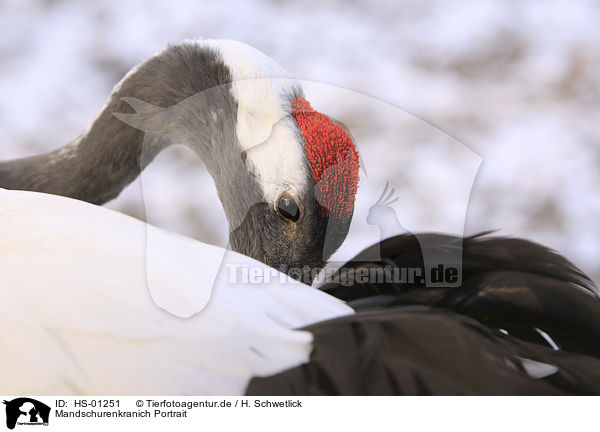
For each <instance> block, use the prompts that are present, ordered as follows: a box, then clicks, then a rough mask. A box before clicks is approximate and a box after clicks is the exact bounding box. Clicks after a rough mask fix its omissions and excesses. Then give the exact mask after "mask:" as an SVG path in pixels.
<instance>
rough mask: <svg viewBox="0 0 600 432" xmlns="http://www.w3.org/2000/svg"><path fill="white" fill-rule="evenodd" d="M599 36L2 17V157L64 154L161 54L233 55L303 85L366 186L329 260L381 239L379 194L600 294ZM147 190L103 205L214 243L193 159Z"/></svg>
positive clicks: (173, 7) (505, 21) (532, 11)
mask: <svg viewBox="0 0 600 432" xmlns="http://www.w3.org/2000/svg"><path fill="white" fill-rule="evenodd" d="M598 22H600V5H599V4H598V2H597V1H594V0H580V1H578V2H569V1H558V0H552V1H548V0H543V1H542V0H532V1H528V2H514V1H505V2H500V1H492V0H477V1H476V0H472V1H466V0H461V1H455V2H443V1H441V0H413V1H407V2H402V3H401V4H398V3H397V2H395V1H391V0H389V1H387V0H386V1H378V2H373V1H366V0H355V1H353V2H344V1H341V0H336V1H333V2H328V3H326V4H323V2H317V1H316V0H311V1H307V2H296V3H292V2H285V3H279V2H275V1H256V2H244V1H241V0H234V1H230V2H223V1H204V2H201V3H200V2H196V1H192V0H183V1H178V2H176V1H173V2H161V3H158V2H156V3H154V2H152V3H150V2H144V1H141V0H138V1H127V0H125V1H121V0H108V1H104V2H77V1H74V0H72V1H69V0H66V1H45V0H44V1H43V0H39V1H38V0H28V1H19V0H8V1H3V2H2V3H0V28H2V29H3V31H2V33H0V54H1V55H0V66H1V67H0V94H2V98H0V141H1V142H2V143H3V144H2V147H1V149H0V158H1V159H8V158H12V157H19V156H25V155H31V154H35V153H39V152H43V151H46V150H49V149H54V148H57V147H60V146H61V145H63V144H65V143H67V142H68V141H70V140H72V139H73V138H75V137H76V136H77V135H78V134H79V133H81V131H83V130H85V128H86V127H87V125H88V124H89V123H90V122H91V121H92V120H93V119H94V117H95V116H96V114H97V113H98V111H99V110H100V108H101V107H102V106H103V104H104V102H105V100H106V98H107V96H108V95H109V94H110V92H111V89H112V87H113V86H114V85H115V84H116V83H117V81H118V80H119V79H120V78H121V77H122V76H123V75H124V73H125V72H127V71H128V70H129V69H130V68H131V67H133V66H134V65H135V64H137V63H139V62H140V61H142V60H143V59H144V58H146V57H148V56H150V55H152V54H153V53H155V52H156V51H158V50H160V49H162V48H163V47H164V46H165V45H166V44H167V43H169V42H176V41H180V40H182V39H185V38H197V37H207V38H209V37H210V38H231V39H238V40H241V41H243V42H246V43H248V44H250V45H253V46H255V47H256V48H258V49H260V50H261V51H264V52H265V53H266V54H268V55H269V56H271V57H272V58H274V59H275V60H276V61H277V62H278V63H280V64H281V65H282V66H283V67H284V68H285V69H286V70H287V71H289V73H290V74H291V75H292V76H294V77H297V78H299V79H302V80H304V82H305V84H306V87H308V88H310V91H309V89H308V88H307V94H308V95H309V97H310V100H311V103H312V104H313V106H315V107H316V108H317V109H320V110H321V111H324V112H326V113H328V114H331V115H333V116H334V117H335V118H337V119H338V120H340V121H342V122H343V123H344V124H346V125H348V126H349V127H350V128H351V130H352V133H353V135H354V136H355V138H356V141H357V144H358V146H359V148H360V152H361V155H362V157H363V159H364V161H365V167H366V170H367V175H364V174H363V175H362V180H361V187H360V189H359V197H358V201H357V211H356V215H355V221H354V224H353V227H352V231H351V233H350V235H349V237H348V240H347V242H346V244H345V245H344V247H343V248H342V250H340V252H339V253H338V254H337V256H336V259H339V260H343V259H345V258H347V257H349V255H350V254H352V253H353V252H354V251H357V250H360V249H361V248H363V247H365V246H367V245H368V244H370V243H371V242H373V241H377V240H378V235H379V232H378V230H377V227H375V226H370V225H368V224H366V215H367V212H368V209H369V207H370V205H372V204H373V203H375V202H376V201H377V199H378V198H379V195H380V193H381V191H382V190H383V187H384V185H385V183H386V182H387V181H389V182H390V184H392V185H393V187H395V188H396V193H397V195H398V196H399V197H400V199H399V200H398V201H397V202H396V203H395V204H394V209H395V210H396V213H397V215H398V219H399V221H400V222H401V224H402V225H403V226H404V227H405V228H407V229H410V230H419V229H431V230H436V231H450V232H456V233H459V232H462V231H463V227H464V231H465V233H473V232H477V231H481V230H487V229H490V228H497V229H500V231H499V233H500V234H504V235H514V236H523V237H527V238H530V239H533V240H536V241H539V242H541V243H544V244H546V245H548V246H550V247H553V248H555V249H557V250H560V251H561V252H563V253H564V254H566V255H567V256H568V257H569V258H571V259H572V260H573V261H574V262H575V263H576V264H578V265H579V266H581V267H582V268H583V269H584V270H585V271H587V272H588V273H590V274H591V275H592V276H593V277H594V278H595V279H596V280H597V281H598V280H600V265H599V264H598V259H599V257H600V199H599V198H598V197H599V192H600V170H599V169H598V167H599V166H600V128H598V127H597V124H598V123H599V120H600V110H599V107H600V80H599V78H598V77H599V76H600V43H599V42H600V31H599V30H598ZM310 83H316V84H315V85H312V86H311V85H310ZM319 83H326V84H327V85H328V86H325V85H323V84H319ZM311 92H312V93H311ZM479 162H481V165H479ZM475 175H476V178H475V181H474V183H473V184H471V182H472V181H473V178H474V176H475ZM142 186H143V188H142ZM142 186H140V184H139V182H138V183H137V184H134V185H132V186H131V187H130V188H128V189H127V190H126V191H125V192H124V193H123V194H122V195H121V196H120V197H119V198H118V199H117V200H115V201H114V202H112V203H110V206H111V207H113V208H117V209H119V210H121V211H124V212H127V213H130V214H133V215H135V216H138V217H142V216H143V215H144V213H145V210H147V212H148V219H149V220H150V221H151V222H153V223H156V224H158V225H160V226H163V227H166V228H170V229H174V230H176V231H179V232H182V233H185V234H188V235H192V236H194V237H196V238H199V239H201V240H204V241H207V242H210V243H213V244H220V245H224V244H225V243H226V231H227V230H226V226H225V219H224V215H223V212H222V209H221V208H220V206H219V205H218V204H217V201H216V192H215V190H214V187H213V186H212V184H211V181H210V177H208V175H207V174H206V173H205V172H204V169H203V167H202V164H201V163H200V162H198V161H196V160H194V159H193V156H191V152H190V153H187V152H186V151H184V150H181V149H171V150H169V151H168V152H166V153H165V154H163V155H161V156H159V158H158V159H157V160H156V161H155V163H154V164H153V165H152V166H151V167H150V169H149V170H148V172H147V173H145V174H144V176H143V178H142ZM471 186H473V188H472V190H471ZM142 192H143V193H142ZM467 200H468V201H467ZM144 201H145V204H144ZM467 204H468V207H467ZM465 211H466V221H465V216H464V214H465Z"/></svg>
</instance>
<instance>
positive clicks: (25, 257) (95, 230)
mask: <svg viewBox="0 0 600 432" xmlns="http://www.w3.org/2000/svg"><path fill="white" fill-rule="evenodd" d="M146 243H147V245H146ZM146 251H148V254H147V256H146ZM221 262H223V265H220V264H221ZM146 263H147V265H146ZM233 263H235V264H243V265H245V266H252V267H255V268H261V269H262V268H265V266H264V264H262V263H259V262H257V261H255V260H252V259H251V258H248V257H246V256H243V255H240V254H237V253H234V252H232V251H227V252H226V253H224V251H223V250H221V249H219V248H217V247H214V246H209V245H205V244H202V243H200V242H197V241H194V240H191V239H189V238H186V237H182V236H179V235H176V234H173V233H169V232H166V231H163V230H160V229H158V228H155V227H152V226H150V225H147V224H145V223H143V222H141V221H139V220H136V219H134V218H131V217H128V216H125V215H123V214H120V213H117V212H114V211H111V210H109V209H106V208H102V207H97V206H94V205H91V204H87V203H84V202H81V201H77V200H72V199H69V198H64V197H59V196H54V195H46V194H40V193H34V192H23V191H8V190H3V189H0V275H1V279H0V294H1V301H0V321H1V323H0V327H1V329H2V330H1V335H0V350H1V352H2V361H1V362H0V370H1V373H0V393H3V394H38V395H39V394H151V393H152V394H240V393H243V391H244V389H245V387H246V385H247V383H248V381H249V380H250V379H251V378H252V377H253V376H265V375H271V374H274V373H277V372H280V371H282V370H285V369H287V368H290V367H294V366H297V365H299V364H302V363H304V362H306V361H307V360H308V358H309V355H310V352H311V350H312V345H311V342H312V336H311V334H310V333H308V332H303V331H298V330H294V329H296V328H300V327H302V326H306V325H309V324H311V323H314V322H318V321H322V320H326V319H330V318H334V317H337V316H341V315H346V314H351V313H352V310H351V309H350V308H349V307H348V306H346V305H345V304H344V303H343V302H341V301H339V300H337V299H335V298H333V297H330V296H328V295H326V294H324V293H321V292H319V291H318V290H315V289H313V288H311V287H309V286H306V285H303V284H301V283H299V282H296V281H294V280H292V279H289V278H288V277H286V276H282V277H281V278H280V277H276V278H272V279H271V282H270V283H262V284H246V283H239V282H238V283H233V282H231V281H229V280H228V279H229V276H230V275H229V273H230V270H229V267H228V266H227V264H233ZM238 280H239V279H238ZM213 282H214V288H213ZM211 291H212V292H211ZM157 305H158V306H160V307H158V306H157ZM186 317H187V318H186Z"/></svg>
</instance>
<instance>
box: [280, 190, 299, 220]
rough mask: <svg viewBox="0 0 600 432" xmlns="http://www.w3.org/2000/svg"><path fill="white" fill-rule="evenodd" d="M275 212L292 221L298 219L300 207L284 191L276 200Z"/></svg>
mask: <svg viewBox="0 0 600 432" xmlns="http://www.w3.org/2000/svg"><path fill="white" fill-rule="evenodd" d="M277 212H278V213H279V214H280V215H281V216H282V217H283V218H284V219H287V220H289V221H292V222H297V221H298V219H300V208H299V207H298V204H297V203H296V201H295V200H294V198H292V197H291V196H290V195H288V194H286V193H284V194H283V195H281V196H280V197H279V199H278V200H277Z"/></svg>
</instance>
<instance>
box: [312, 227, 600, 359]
mask: <svg viewBox="0 0 600 432" xmlns="http://www.w3.org/2000/svg"><path fill="white" fill-rule="evenodd" d="M461 247H462V254H461V249H460V248H461ZM423 251H425V253H427V254H429V255H428V256H435V257H436V261H437V262H443V263H445V265H446V266H457V267H458V268H461V269H462V284H461V285H460V286H458V287H444V286H441V287H426V286H425V283H424V282H423V281H419V280H417V281H414V282H412V283H410V282H404V283H377V282H376V281H368V282H366V283H358V282H356V283H354V284H353V285H352V286H343V285H342V284H340V283H327V284H325V285H324V286H323V287H322V289H323V290H324V291H326V292H328V293H330V294H332V295H334V296H336V297H338V298H340V299H343V300H345V301H348V302H349V303H350V305H351V306H353V307H354V308H356V309H362V308H368V307H375V306H390V305H417V304H420V305H429V306H435V307H437V308H443V309H449V310H452V311H455V312H457V313H461V314H464V315H468V316H470V317H473V318H476V319H477V320H479V321H480V322H481V323H483V324H486V325H488V326H491V327H493V328H503V329H506V330H509V331H511V332H514V334H515V335H518V336H519V337H521V338H523V339H525V340H528V341H533V342H539V343H544V344H546V345H547V343H546V342H545V341H544V340H543V339H542V338H541V336H540V334H539V332H538V331H537V330H536V328H537V329H540V330H543V331H544V332H546V333H547V334H549V335H550V337H551V338H552V339H553V340H555V342H556V343H557V344H558V345H559V346H560V347H561V348H563V349H565V350H568V351H573V352H580V353H585V354H591V355H596V356H598V355H600V296H599V295H598V290H597V288H596V287H595V285H594V283H593V282H592V281H591V280H590V279H589V278H588V277H587V276H586V275H585V274H584V273H583V272H581V271H580V270H579V269H578V268H577V267H575V265H573V264H572V263H571V262H570V261H568V260H567V259H566V258H564V257H562V256H561V255H559V254H557V253H555V252H554V251H552V250H550V249H548V248H545V247H544V246H541V245H539V244H536V243H533V242H530V241H527V240H522V239H515V238H505V237H487V236H486V235H485V234H482V235H477V236H472V237H467V238H465V239H461V238H459V237H454V236H448V235H442V234H421V235H419V236H418V237H417V236H414V235H411V234H406V235H401V236H397V237H392V238H390V239H387V240H385V241H383V242H382V243H381V244H378V245H374V246H372V247H370V248H368V249H366V250H365V251H363V252H361V253H360V254H359V255H357V256H356V257H355V258H354V259H352V260H351V261H350V262H348V263H347V264H345V265H344V266H343V267H342V268H341V269H340V271H339V273H340V272H344V271H347V269H357V268H367V269H368V268H382V267H385V266H392V267H394V268H420V269H422V271H423V272H425V271H426V269H425V268H424V263H423V254H424V252H423ZM379 254H380V259H378V260H375V261H373V259H375V258H378V257H379ZM461 258H462V262H461Z"/></svg>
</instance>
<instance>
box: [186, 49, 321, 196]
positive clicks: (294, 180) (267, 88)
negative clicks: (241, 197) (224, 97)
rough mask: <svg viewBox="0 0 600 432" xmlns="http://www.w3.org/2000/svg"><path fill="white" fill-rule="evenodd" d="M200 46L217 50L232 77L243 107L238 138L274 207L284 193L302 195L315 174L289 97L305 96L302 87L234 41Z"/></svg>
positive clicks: (247, 163)
mask: <svg viewBox="0 0 600 432" xmlns="http://www.w3.org/2000/svg"><path fill="white" fill-rule="evenodd" d="M197 43H198V44H200V45H204V44H206V45H207V46H209V47H211V48H213V49H215V50H216V51H217V53H218V54H219V55H220V56H221V58H222V59H223V61H224V63H225V64H226V65H227V66H228V67H229V69H230V71H231V74H232V79H233V83H232V86H231V92H232V94H233V96H234V98H235V99H236V101H237V103H238V113H237V130H236V133H237V137H238V140H239V142H240V145H241V151H245V152H246V166H247V167H248V168H249V169H250V170H251V172H252V173H253V174H254V175H255V176H256V177H257V179H258V181H259V183H260V185H261V187H262V189H263V193H264V197H265V200H266V202H268V203H271V204H273V205H274V204H275V202H276V200H277V198H278V197H279V196H280V195H281V194H282V193H283V192H288V193H290V194H291V195H293V196H299V195H301V194H302V193H303V192H304V191H305V190H306V188H307V187H308V185H307V178H308V176H309V173H308V171H307V166H306V164H305V162H304V161H305V159H306V156H305V154H304V148H303V142H302V138H301V135H300V134H299V131H298V129H297V127H296V125H295V123H294V119H293V117H292V116H291V106H290V97H289V96H291V95H298V96H300V95H302V88H301V87H300V84H299V83H298V82H297V81H295V80H292V79H288V78H285V72H284V70H283V69H282V68H281V67H280V66H279V65H278V64H277V63H275V62H274V61H273V60H272V59H270V58H269V57H267V56H266V55H265V54H263V53H261V52H260V51H258V50H256V49H254V48H252V47H251V46H249V45H246V44H243V43H241V42H237V41H230V40H204V41H199V42H197ZM286 96H288V97H287V98H286Z"/></svg>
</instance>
